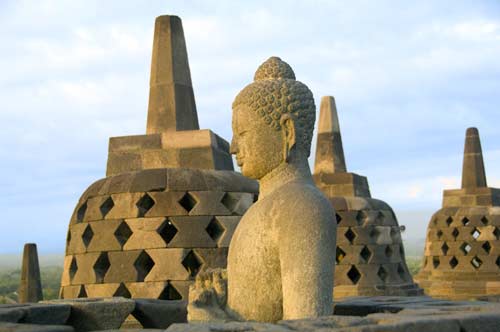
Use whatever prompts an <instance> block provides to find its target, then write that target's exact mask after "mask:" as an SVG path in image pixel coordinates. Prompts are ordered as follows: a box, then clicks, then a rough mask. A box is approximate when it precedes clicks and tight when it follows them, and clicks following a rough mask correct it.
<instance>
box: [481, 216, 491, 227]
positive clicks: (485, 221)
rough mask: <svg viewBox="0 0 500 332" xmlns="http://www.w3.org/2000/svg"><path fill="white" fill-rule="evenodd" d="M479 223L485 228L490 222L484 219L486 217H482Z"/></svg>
mask: <svg viewBox="0 0 500 332" xmlns="http://www.w3.org/2000/svg"><path fill="white" fill-rule="evenodd" d="M481 222H482V223H483V225H485V226H486V225H488V223H489V222H490V221H489V220H488V218H486V216H483V217H482V218H481Z"/></svg>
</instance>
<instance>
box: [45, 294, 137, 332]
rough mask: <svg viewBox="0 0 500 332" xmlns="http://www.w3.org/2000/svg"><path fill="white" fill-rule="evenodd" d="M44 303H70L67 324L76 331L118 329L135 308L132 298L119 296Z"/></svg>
mask: <svg viewBox="0 0 500 332" xmlns="http://www.w3.org/2000/svg"><path fill="white" fill-rule="evenodd" d="M45 303H55V304H69V305H71V315H70V317H69V319H68V322H67V324H68V325H71V326H73V327H74V328H75V330H76V331H78V332H79V331H82V332H83V331H95V330H107V329H118V328H119V327H120V326H121V324H122V323H123V321H124V320H125V318H127V316H128V315H129V314H130V313H131V312H132V311H133V310H134V308H135V302H134V301H133V300H128V299H124V298H119V297H114V298H88V299H73V300H52V301H45Z"/></svg>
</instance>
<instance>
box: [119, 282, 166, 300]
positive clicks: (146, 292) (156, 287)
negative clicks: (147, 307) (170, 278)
mask: <svg viewBox="0 0 500 332" xmlns="http://www.w3.org/2000/svg"><path fill="white" fill-rule="evenodd" d="M125 285H126V286H127V289H128V290H129V291H130V294H131V297H132V298H134V299H135V298H138V297H145V298H151V299H158V298H160V297H161V296H162V292H163V291H164V290H165V287H167V285H168V282H167V281H157V282H127V283H126V284H125Z"/></svg>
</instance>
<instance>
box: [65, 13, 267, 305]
mask: <svg viewBox="0 0 500 332" xmlns="http://www.w3.org/2000/svg"><path fill="white" fill-rule="evenodd" d="M106 176H107V177H106V178H104V179H101V180H98V181H97V182H95V183H93V184H92V185H91V186H90V187H89V188H88V189H87V190H86V191H85V192H84V193H83V195H82V196H81V198H80V200H79V202H78V204H77V206H76V208H75V210H74V213H73V216H72V217H71V221H70V225H69V232H68V237H67V247H66V257H65V261H64V272H63V276H62V281H61V292H60V296H61V297H62V298H77V297H110V296H124V297H132V298H155V299H165V300H177V299H185V300H187V295H188V288H189V285H190V283H191V281H192V280H193V279H194V277H195V276H196V275H197V274H198V273H200V272H203V271H205V270H207V269H208V268H217V267H225V266H226V259H227V251H228V246H229V240H230V239H231V236H232V233H233V231H234V229H235V227H236V225H237V224H238V222H239V219H240V216H241V215H242V214H243V213H244V212H245V211H246V210H247V208H248V207H249V206H250V205H251V204H252V203H253V201H254V199H255V196H256V195H257V192H258V185H257V183H256V182H255V181H252V180H250V179H247V178H245V177H243V176H242V175H241V174H239V173H236V172H234V171H233V162H232V158H231V155H230V154H229V144H228V142H226V141H225V140H224V139H222V138H221V137H219V136H217V135H216V134H214V133H213V132H212V131H210V130H200V129H199V125H198V117H197V112H196V106H195V100H194V93H193V88H192V84H191V75H190V70H189V64H188V57H187V51H186V45H185V40H184V33H183V29H182V23H181V20H180V19H179V18H178V17H176V16H160V17H158V18H157V19H156V22H155V31H154V42H153V55H152V62H151V81H150V93H149V107H148V118H147V134H146V135H138V136H125V137H113V138H111V139H110V141H109V156H108V163H107V170H106Z"/></svg>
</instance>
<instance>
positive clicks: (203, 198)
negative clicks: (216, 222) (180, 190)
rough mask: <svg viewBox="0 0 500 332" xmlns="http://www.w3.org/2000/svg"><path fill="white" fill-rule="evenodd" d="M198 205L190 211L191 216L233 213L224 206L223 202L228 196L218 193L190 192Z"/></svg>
mask: <svg viewBox="0 0 500 332" xmlns="http://www.w3.org/2000/svg"><path fill="white" fill-rule="evenodd" d="M189 194H190V195H192V196H193V198H194V199H195V201H196V204H195V205H194V207H193V208H192V210H191V211H189V215H190V216H197V215H198V216H210V215H219V216H220V215H231V212H230V211H229V210H228V209H227V208H226V207H225V206H224V204H222V202H221V200H222V198H223V197H224V195H225V194H226V193H225V192H217V191H190V192H189Z"/></svg>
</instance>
